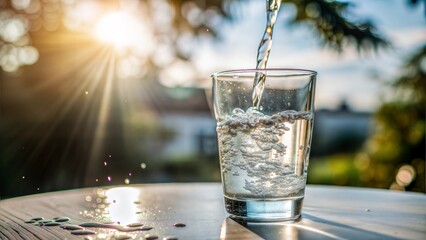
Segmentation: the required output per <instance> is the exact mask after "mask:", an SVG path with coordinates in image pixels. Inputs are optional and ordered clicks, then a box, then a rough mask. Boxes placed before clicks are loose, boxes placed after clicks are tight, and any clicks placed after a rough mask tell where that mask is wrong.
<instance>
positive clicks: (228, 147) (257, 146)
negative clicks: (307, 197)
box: [217, 108, 312, 198]
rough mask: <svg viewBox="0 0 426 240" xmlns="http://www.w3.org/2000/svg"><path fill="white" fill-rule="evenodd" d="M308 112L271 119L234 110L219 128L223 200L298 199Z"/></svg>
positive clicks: (302, 180) (309, 119) (303, 178)
mask: <svg viewBox="0 0 426 240" xmlns="http://www.w3.org/2000/svg"><path fill="white" fill-rule="evenodd" d="M311 122H312V113H311V112H307V111H302V112H296V111H293V110H287V111H283V112H279V113H276V114H274V115H272V116H269V115H264V114H263V113H262V112H260V111H257V110H256V109H255V108H250V109H248V110H247V111H246V112H244V111H243V110H242V109H238V108H237V109H234V111H233V115H232V116H230V117H229V118H227V119H225V120H223V121H221V122H220V123H218V127H217V132H218V138H219V154H220V159H221V168H222V178H223V182H224V184H225V195H226V196H227V197H230V198H258V197H262V198H286V197H297V196H303V189H304V186H305V183H306V172H305V171H306V167H307V166H306V165H307V163H306V162H305V160H306V159H307V155H308V151H309V149H308V147H307V146H306V145H307V144H308V143H309V139H307V138H304V137H303V136H309V135H310V134H306V131H311V127H310V125H311ZM305 146H306V147H305Z"/></svg>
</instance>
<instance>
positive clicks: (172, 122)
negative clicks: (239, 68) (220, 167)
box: [144, 81, 217, 160]
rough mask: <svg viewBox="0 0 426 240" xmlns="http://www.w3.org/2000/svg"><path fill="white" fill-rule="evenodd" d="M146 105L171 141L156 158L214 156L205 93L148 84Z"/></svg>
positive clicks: (213, 136) (212, 125) (211, 122)
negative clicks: (170, 136) (154, 113)
mask: <svg viewBox="0 0 426 240" xmlns="http://www.w3.org/2000/svg"><path fill="white" fill-rule="evenodd" d="M144 89H149V90H145V91H149V93H146V94H149V95H150V96H152V97H147V98H145V101H144V102H145V103H146V104H148V105H149V106H150V108H151V109H152V110H154V111H155V112H156V113H157V115H158V120H159V121H160V123H161V125H162V126H163V127H165V128H166V129H168V130H169V131H172V133H173V137H172V138H171V139H168V140H166V142H165V143H163V147H162V149H161V152H159V154H160V155H161V156H158V157H159V158H160V159H165V160H182V159H187V158H193V157H199V156H202V157H210V156H215V155H217V138H216V122H215V120H214V118H213V114H212V112H211V111H210V107H209V104H208V99H209V98H208V97H207V96H206V90H205V89H202V88H194V87H191V88H189V87H176V88H169V87H166V86H163V85H161V84H160V83H158V82H157V81H152V82H151V83H150V86H149V88H146V87H145V88H144Z"/></svg>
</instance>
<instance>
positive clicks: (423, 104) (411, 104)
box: [365, 46, 426, 192]
mask: <svg viewBox="0 0 426 240" xmlns="http://www.w3.org/2000/svg"><path fill="white" fill-rule="evenodd" d="M425 61H426V46H423V47H422V48H420V49H419V51H418V52H417V53H415V54H414V55H412V56H411V57H410V58H409V59H408V60H407V62H406V64H405V65H404V67H403V69H402V73H401V76H400V77H399V78H397V79H396V80H395V81H394V84H393V87H394V88H395V90H396V91H395V96H394V100H392V101H389V102H386V103H384V104H383V105H382V106H381V107H380V108H379V110H378V111H377V113H376V119H375V124H376V127H375V129H376V131H375V133H374V134H373V135H372V136H371V137H370V138H369V139H368V141H367V144H366V148H365V151H366V152H367V153H368V157H369V158H370V159H371V163H372V164H373V167H376V166H378V165H386V166H388V167H391V168H392V169H395V172H397V171H398V168H399V167H400V166H401V165H404V164H408V165H411V166H412V167H413V168H414V169H415V170H416V175H417V176H416V178H415V179H414V181H413V182H412V183H411V184H410V185H408V186H407V187H406V189H407V190H413V191H423V192H424V191H425V172H424V162H425V144H426V143H425V130H426V129H425V119H426V113H425V112H426V98H425V92H426V72H425V71H426V69H425V66H424V64H425ZM422 166H423V167H422ZM394 180H395V175H393V174H392V175H389V176H388V177H387V178H386V179H383V180H382V181H381V182H380V184H381V185H384V184H387V185H388V186H389V185H390V184H391V183H392V182H393V181H394Z"/></svg>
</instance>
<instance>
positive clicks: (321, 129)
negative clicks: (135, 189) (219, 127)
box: [145, 81, 372, 160]
mask: <svg viewBox="0 0 426 240" xmlns="http://www.w3.org/2000/svg"><path fill="white" fill-rule="evenodd" d="M151 84H153V85H152V86H150V87H149V88H145V89H150V93H149V94H151V95H152V96H155V97H151V98H148V99H147V100H148V104H149V105H150V106H151V107H152V109H154V110H155V111H156V112H157V113H158V115H159V121H160V122H161V125H162V126H163V127H165V128H167V129H169V130H171V131H172V132H173V133H174V134H173V137H172V138H171V139H169V140H167V141H166V142H165V143H163V148H162V150H161V156H159V157H160V158H161V159H166V160H183V159H188V158H193V157H213V156H217V137H216V130H215V128H216V122H215V120H214V118H213V114H212V112H211V110H210V107H209V103H208V100H209V99H210V96H207V94H206V90H205V89H201V88H184V87H177V88H168V87H165V86H163V85H161V84H160V83H158V82H155V81H153V82H152V83H151ZM371 124H372V115H371V113H367V112H356V111H353V110H351V109H350V107H349V106H348V105H347V104H346V103H345V102H343V103H342V104H341V106H340V107H339V108H338V109H336V110H328V109H321V110H317V111H316V113H315V124H314V126H315V127H314V132H313V143H312V152H311V153H312V156H322V155H328V154H333V153H349V152H356V151H358V150H359V149H360V148H361V146H362V144H363V143H364V141H365V139H366V138H367V137H368V135H369V133H370V130H371Z"/></svg>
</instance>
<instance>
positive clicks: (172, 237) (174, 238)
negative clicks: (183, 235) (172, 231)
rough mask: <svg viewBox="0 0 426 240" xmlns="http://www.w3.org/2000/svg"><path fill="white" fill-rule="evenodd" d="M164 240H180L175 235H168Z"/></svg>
mask: <svg viewBox="0 0 426 240" xmlns="http://www.w3.org/2000/svg"><path fill="white" fill-rule="evenodd" d="M163 240H178V238H177V237H175V236H166V237H164V238H163Z"/></svg>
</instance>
